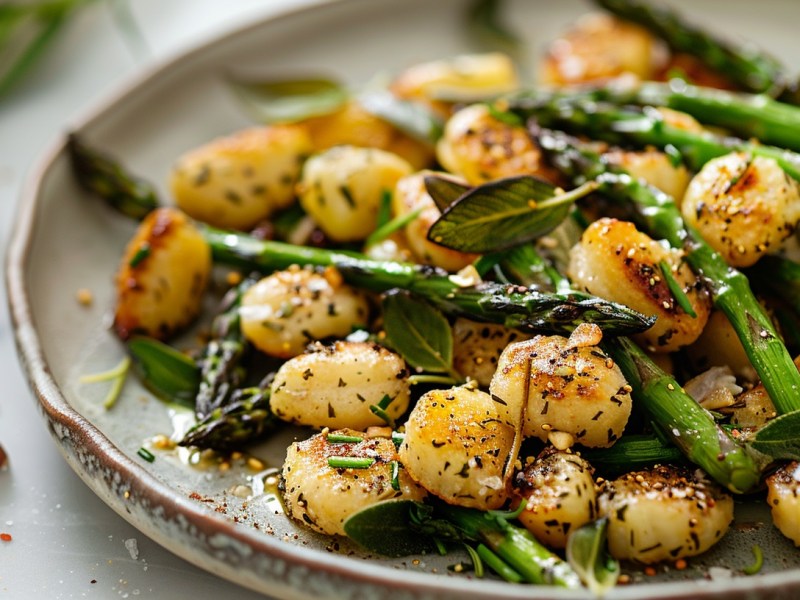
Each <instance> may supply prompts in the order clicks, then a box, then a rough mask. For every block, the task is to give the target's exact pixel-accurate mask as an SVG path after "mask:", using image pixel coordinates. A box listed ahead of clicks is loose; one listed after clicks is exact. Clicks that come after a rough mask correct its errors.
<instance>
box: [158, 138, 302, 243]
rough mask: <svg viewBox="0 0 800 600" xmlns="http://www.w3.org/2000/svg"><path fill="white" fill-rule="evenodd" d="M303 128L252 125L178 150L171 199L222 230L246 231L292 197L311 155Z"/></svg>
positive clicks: (198, 217)
mask: <svg viewBox="0 0 800 600" xmlns="http://www.w3.org/2000/svg"><path fill="white" fill-rule="evenodd" d="M311 151H312V146H311V138H310V137H309V135H308V132H307V131H306V129H305V128H304V127H300V126H297V125H273V126H269V127H254V128H251V129H245V130H243V131H239V132H237V133H235V134H233V135H231V136H228V137H224V138H220V139H217V140H214V141H212V142H209V143H208V144H205V145H203V146H201V147H199V148H196V149H194V150H192V151H191V152H188V153H187V154H184V155H183V156H182V157H180V158H179V159H178V162H177V163H176V164H175V166H174V167H173V169H172V173H171V175H170V182H169V183H170V190H171V191H172V195H173V197H174V199H175V203H176V204H177V205H178V206H179V207H180V208H181V209H182V210H184V211H185V212H186V213H187V214H188V215H190V216H191V217H193V218H195V219H197V220H199V221H203V222H205V223H209V224H210V225H214V226H215V227H222V228H226V229H248V228H251V227H253V226H254V225H256V224H257V223H258V222H259V221H261V220H262V219H265V218H267V217H269V216H270V215H271V214H272V213H273V212H275V211H276V210H279V209H282V208H286V207H287V206H289V205H290V204H291V203H292V202H293V201H294V197H295V194H294V186H295V184H296V183H297V180H298V177H299V175H300V168H301V166H302V164H303V161H304V160H305V159H306V157H308V155H309V154H311Z"/></svg>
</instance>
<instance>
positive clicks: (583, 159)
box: [536, 130, 800, 413]
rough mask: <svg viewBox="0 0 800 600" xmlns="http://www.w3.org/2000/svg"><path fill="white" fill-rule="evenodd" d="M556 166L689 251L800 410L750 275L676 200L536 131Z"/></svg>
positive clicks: (754, 353) (779, 393)
mask: <svg viewBox="0 0 800 600" xmlns="http://www.w3.org/2000/svg"><path fill="white" fill-rule="evenodd" d="M536 135H537V137H538V140H539V143H540V144H541V145H542V147H543V148H544V149H545V151H546V152H547V153H548V154H549V155H550V156H551V157H552V162H553V164H554V165H555V166H556V167H557V168H558V169H559V170H561V171H562V172H563V173H565V174H566V175H567V176H569V177H572V178H575V179H577V180H580V179H583V178H588V179H597V180H598V181H600V183H601V185H600V188H599V190H598V191H599V192H600V193H602V194H604V195H605V196H606V197H608V198H610V199H612V200H614V201H617V202H621V203H625V204H627V205H628V206H629V207H630V208H631V209H632V210H633V211H634V219H635V220H636V221H637V222H638V224H639V225H640V226H641V227H643V228H645V229H646V230H648V231H649V232H650V233H651V234H652V235H654V236H655V237H658V238H663V239H665V240H667V242H669V244H670V245H671V246H672V247H674V248H683V249H684V251H685V252H686V260H687V261H688V263H689V265H690V266H691V267H692V269H693V270H694V271H695V273H697V274H698V275H699V276H700V277H701V278H702V279H703V281H704V282H705V285H706V287H707V288H708V290H709V292H710V293H711V298H712V300H713V302H714V306H716V307H717V308H718V309H720V310H721V311H722V312H724V313H725V315H726V316H727V317H728V319H729V320H730V322H731V324H732V325H733V328H734V329H735V331H736V334H737V335H738V337H739V339H740V340H741V342H742V345H743V346H744V349H745V352H746V353H747V356H748V358H749V359H750V362H751V363H752V364H753V367H754V368H755V370H756V372H757V373H758V375H759V376H760V377H761V380H762V382H763V383H764V387H766V388H767V391H768V392H769V395H770V397H771V398H772V399H773V402H774V403H775V406H776V408H777V409H778V410H779V411H780V412H781V413H787V412H792V411H794V410H798V409H800V373H798V371H797V368H796V367H795V366H794V362H793V361H792V357H791V356H790V355H789V352H788V351H787V350H786V346H785V345H784V344H783V342H782V341H781V339H780V337H779V336H778V333H777V331H776V330H775V328H774V326H773V324H772V321H771V319H770V318H769V316H767V314H766V313H765V312H764V309H763V308H762V307H761V305H760V304H759V303H758V301H757V300H756V298H755V296H754V295H753V292H752V290H751V289H750V284H749V282H748V280H747V277H745V276H744V274H742V273H741V271H738V270H736V269H734V268H732V267H730V266H729V265H728V264H727V263H726V262H725V259H723V258H722V256H720V255H719V253H718V252H716V251H715V250H713V249H712V248H711V246H709V245H708V244H706V243H705V242H704V241H703V239H702V237H701V236H700V235H699V234H697V232H695V231H693V230H691V229H690V228H688V227H687V226H686V225H685V223H684V222H683V218H682V217H681V214H680V212H679V210H678V208H677V207H676V206H675V203H674V201H673V200H672V198H671V197H669V196H668V195H666V194H664V193H663V192H661V191H660V190H658V189H656V188H654V187H652V186H649V185H647V184H645V183H643V182H642V181H639V180H637V179H634V178H633V177H631V176H630V175H628V174H627V173H625V172H624V171H623V170H622V169H614V170H611V168H610V167H609V166H608V165H607V164H606V163H605V162H603V161H602V159H601V157H600V156H599V155H598V154H597V153H596V152H594V151H593V150H592V149H590V148H588V147H586V145H581V144H580V142H578V141H577V140H575V139H572V138H568V137H567V136H564V135H559V134H557V133H554V132H550V131H547V130H540V131H538V132H537V133H536Z"/></svg>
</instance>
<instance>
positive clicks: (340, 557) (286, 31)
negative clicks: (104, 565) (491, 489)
mask: <svg viewBox="0 0 800 600" xmlns="http://www.w3.org/2000/svg"><path fill="white" fill-rule="evenodd" d="M680 6H681V7H682V8H683V9H684V10H686V11H687V12H691V14H692V16H693V18H694V19H695V20H698V21H700V22H705V23H708V25H709V26H712V27H713V28H714V29H715V30H717V31H721V32H725V33H729V34H731V32H740V33H741V34H742V36H746V37H747V38H749V39H752V40H755V41H757V42H758V43H760V44H762V45H763V46H764V47H766V48H767V49H768V50H770V51H772V52H773V53H774V54H776V55H778V56H780V57H782V58H783V59H784V61H785V62H786V63H787V64H789V65H792V64H796V63H797V62H798V60H800V46H798V43H797V34H796V24H797V23H798V22H800V4H798V3H797V2H796V0H781V1H777V0H776V1H774V2H770V3H769V5H768V8H769V10H767V5H765V4H764V3H760V4H759V3H753V2H741V1H730V2H727V3H725V8H724V11H723V10H721V7H720V4H719V3H717V2H713V1H711V0H708V1H700V0H698V1H696V2H691V3H688V2H684V3H682V4H681V5H680ZM587 8H588V5H586V4H583V3H579V2H558V3H555V2H544V1H541V2H536V1H533V0H529V1H527V2H516V3H511V4H510V5H509V11H510V15H509V17H510V18H509V22H511V23H513V24H514V25H515V27H516V29H517V30H518V31H519V32H520V33H521V34H522V35H523V36H524V37H525V39H526V40H527V41H528V43H529V47H530V50H531V53H535V51H536V49H537V48H539V47H541V45H542V44H544V43H545V42H546V41H547V40H548V39H550V38H551V37H552V36H553V35H554V34H555V32H557V31H559V30H561V29H563V28H564V27H565V26H566V25H567V24H568V23H570V22H571V21H572V20H573V19H574V18H575V17H576V16H578V15H579V14H581V13H583V12H584V11H585V10H586V9H587ZM463 13H464V2H462V1H461V0H437V1H436V2H431V1H430V0H384V1H376V0H342V1H340V2H336V3H322V4H320V5H319V6H315V7H313V8H311V9H307V8H306V9H301V10H298V11H295V12H290V13H286V14H282V15H279V16H277V17H272V18H270V19H269V20H266V21H263V22H260V23H256V24H254V25H251V26H248V27H245V28H244V29H241V30H239V31H236V32H233V33H231V34H229V35H225V36H224V37H221V38H219V39H214V40H211V41H209V42H208V43H206V44H203V45H202V46H200V47H198V48H196V49H195V50H193V51H191V52H189V53H187V54H185V55H182V56H180V57H178V58H176V59H174V60H172V61H169V62H167V63H165V64H162V65H160V66H159V67H158V68H156V69H154V70H152V71H150V72H149V73H147V74H145V75H144V76H143V77H140V78H138V79H136V80H135V81H133V82H131V83H130V84H129V85H128V86H126V87H125V89H123V90H121V92H120V93H118V94H116V95H115V96H114V97H113V98H111V99H110V100H109V101H108V102H106V103H105V104H104V105H103V106H102V107H101V108H100V109H99V110H94V111H92V113H91V115H89V116H88V117H87V118H85V119H83V120H81V121H79V122H77V123H75V124H73V128H74V129H77V130H79V131H80V132H81V133H82V134H83V135H84V136H85V137H86V138H87V139H88V140H89V141H91V142H92V143H93V144H95V145H97V146H99V147H102V148H106V149H108V150H110V151H112V152H113V153H114V154H115V155H117V156H118V157H120V158H121V159H123V161H124V162H125V163H126V164H127V165H128V166H129V167H130V168H131V169H133V170H134V171H135V172H137V173H139V174H142V175H144V176H146V177H147V178H149V179H150V180H152V181H154V182H164V181H165V180H166V175H167V172H168V169H169V167H170V165H171V163H172V161H173V160H174V159H175V157H176V156H178V155H179V154H180V153H182V152H183V151H185V150H186V149H189V148H192V147H194V146H197V145H199V144H201V143H203V142H205V141H207V140H210V139H212V138H214V137H215V136H218V135H221V134H225V133H228V132H230V131H232V130H235V129H237V128H241V127H243V126H246V125H248V124H249V122H248V120H247V118H246V117H245V115H244V114H243V112H242V111H241V110H240V108H239V106H238V105H237V103H236V101H235V100H234V98H233V96H232V95H231V94H230V93H229V90H228V89H227V88H226V85H225V83H224V76H225V75H226V73H228V72H229V71H231V70H235V71H236V72H239V73H246V74H251V75H254V76H263V77H282V76H298V75H318V74H324V75H329V76H333V77H337V78H340V79H342V80H344V81H347V82H350V83H352V84H360V83H364V82H366V81H367V80H369V78H370V77H372V76H373V75H374V74H375V73H376V72H378V71H386V70H388V71H391V70H397V69H399V68H402V67H403V66H406V65H409V64H412V63H415V62H419V61H423V60H428V59H433V58H439V57H443V56H449V55H454V54H457V53H460V52H464V51H466V50H470V49H471V48H470V46H469V38H468V36H467V35H466V33H465V31H464V25H463V19H462V15H463ZM732 35H735V34H732ZM63 141H64V140H63V139H58V140H57V141H56V142H55V143H54V145H53V147H52V149H51V151H50V152H49V153H48V154H47V155H46V156H45V157H43V159H42V160H41V162H40V164H39V166H38V168H37V169H35V170H34V173H33V175H32V176H31V179H30V180H29V182H28V184H27V187H26V188H25V192H24V195H23V198H22V199H21V202H20V207H21V210H20V214H19V217H18V222H17V224H16V229H15V231H16V234H15V238H14V240H13V242H12V245H11V248H10V253H9V257H8V284H9V285H8V288H9V294H10V299H11V308H12V313H13V319H14V322H15V325H16V334H17V341H18V345H19V350H20V354H21V357H22V361H23V363H24V365H25V367H26V369H27V372H28V376H29V378H30V381H31V383H32V386H33V388H34V390H35V393H36V395H37V397H38V400H39V402H40V403H41V408H42V411H43V413H44V415H45V417H46V419H47V421H48V423H49V426H50V430H51V432H52V434H53V436H54V438H55V439H56V441H57V443H58V444H59V446H60V448H61V450H62V452H63V454H64V456H65V457H66V460H67V462H68V463H69V464H70V465H71V466H72V467H73V468H74V469H75V471H76V472H77V473H78V474H79V475H80V476H81V477H82V478H83V480H84V481H85V482H86V484H87V485H89V486H90V487H91V488H92V489H93V490H94V491H95V492H96V493H97V494H98V495H99V496H100V497H101V498H102V499H103V500H104V501H105V502H107V503H108V504H109V505H110V506H111V507H112V508H113V509H114V510H116V511H117V512H118V513H119V514H120V515H122V516H123V517H124V518H125V519H127V520H128V521H130V522H131V523H132V524H133V525H134V526H135V527H137V528H138V529H140V530H141V531H142V532H143V533H144V534H146V535H148V536H149V537H151V538H153V539H154V540H156V541H157V542H159V543H160V544H162V545H164V546H165V547H166V548H168V549H170V550H171V551H173V552H175V553H176V554H179V555H180V556H182V557H184V558H186V559H187V560H189V561H191V562H193V563H195V564H197V565H199V566H201V567H202V568H205V569H207V570H209V571H211V572H213V573H216V574H218V575H221V576H223V577H227V578H229V579H231V580H235V581H236V582H237V583H239V584H242V585H245V586H248V587H251V588H253V589H256V590H260V591H262V592H264V593H267V594H271V595H274V596H277V597H281V598H290V597H297V598H323V597H333V596H337V597H358V598H388V597H391V598H393V599H397V598H406V597H407V598H459V599H462V600H463V599H466V598H478V597H494V598H528V597H532V596H534V595H536V597H539V598H578V597H583V596H584V594H581V593H575V592H573V593H569V592H563V591H560V590H557V589H552V588H538V589H534V588H531V587H527V586H512V585H508V584H505V583H502V582H499V581H492V580H488V579H487V580H471V579H469V578H468V577H466V576H456V575H450V574H448V571H447V565H448V564H449V563H452V562H454V559H453V558H452V557H445V558H441V557H429V556H428V557H417V558H416V559H414V558H413V557H412V558H408V559H401V560H389V559H384V558H380V557H371V556H365V555H363V554H362V553H360V552H358V551H357V550H356V549H355V548H353V547H351V546H350V545H348V544H347V543H346V542H345V541H341V540H340V541H338V542H336V543H334V542H333V540H331V539H328V538H324V537H322V536H317V535H314V534H312V533H310V532H308V531H307V530H305V529H302V528H299V527H296V526H295V525H294V524H293V523H291V522H289V520H288V519H286V518H285V517H284V516H283V515H281V514H280V511H279V510H278V509H277V508H276V504H275V501H274V499H272V498H271V496H270V495H269V494H268V493H265V492H264V490H263V488H262V487H260V482H261V481H262V475H263V473H258V472H256V471H254V470H253V469H250V468H248V467H247V465H245V464H243V461H239V462H236V461H235V462H234V464H233V466H232V468H231V469H229V470H227V471H221V470H219V469H205V468H201V467H200V466H197V465H191V464H187V461H186V460H185V457H183V456H180V455H178V454H177V453H176V454H171V453H159V454H158V456H157V459H156V460H155V461H154V462H153V463H147V462H145V461H143V460H142V459H141V458H139V457H138V456H137V455H136V451H137V450H138V448H139V447H140V446H142V444H143V441H144V440H147V439H150V438H152V436H154V435H156V434H158V433H164V434H170V433H171V432H172V431H173V429H174V427H175V426H176V423H177V424H178V425H179V424H180V423H179V422H180V421H181V418H182V415H180V414H178V413H174V412H171V411H170V410H169V409H168V408H167V407H165V405H164V404H162V403H160V402H159V401H157V400H155V399H154V398H153V397H152V396H150V395H149V394H148V393H147V392H146V391H145V390H143V389H142V388H140V387H137V385H136V382H135V381H129V382H128V384H127V386H126V388H125V392H124V394H123V396H122V397H121V399H120V400H119V402H118V403H117V405H116V406H115V407H114V408H113V409H112V410H108V411H106V410H104V409H103V408H102V397H103V395H104V393H105V390H104V389H102V388H103V386H98V385H87V384H81V383H79V381H78V380H79V377H80V376H81V375H83V374H86V373H94V372H98V371H103V370H106V369H108V368H110V367H112V366H113V365H115V364H116V363H117V362H118V361H119V360H120V359H121V358H122V356H123V350H122V348H121V345H120V344H119V342H118V341H117V340H116V339H115V337H114V336H113V335H112V334H111V333H110V332H109V329H108V318H107V317H108V314H109V312H110V307H111V305H112V293H111V292H112V274H113V272H114V270H115V268H116V265H117V261H118V258H119V256H120V254H121V252H122V248H123V246H124V244H125V242H126V240H127V239H128V238H129V237H130V235H131V233H132V231H133V225H132V224H131V223H130V222H128V221H126V220H125V219H124V218H122V217H120V216H118V215H116V214H113V213H112V212H111V211H110V210H108V209H106V208H105V207H104V206H102V205H100V204H99V203H98V202H97V201H95V200H93V199H91V198H89V197H87V196H86V195H85V194H84V193H82V192H81V191H80V190H79V189H78V188H77V187H76V185H75V183H74V181H73V180H72V177H71V175H70V172H69V169H68V165H67V160H66V157H65V155H64V147H63ZM80 288H87V289H89V290H91V291H92V293H93V295H94V303H93V304H92V305H91V306H90V307H83V306H80V305H79V304H78V303H77V302H76V300H75V294H76V291H77V290H78V289H80ZM296 435H300V436H307V435H308V432H299V431H297V430H286V431H284V432H282V433H281V434H280V435H278V436H276V437H274V438H273V439H272V440H270V441H269V442H267V443H265V444H263V445H261V446H258V447H256V448H254V449H253V450H252V454H253V455H255V456H257V457H259V458H260V459H262V460H263V461H264V462H265V464H267V465H273V466H279V465H280V463H281V460H282V458H283V456H284V451H285V448H286V446H287V444H288V443H290V441H291V440H292V439H293V437H294V436H296ZM757 500H758V502H756V501H745V502H740V503H738V505H737V524H736V526H734V527H733V528H732V530H731V531H730V532H729V533H728V534H727V536H726V538H725V539H724V540H723V541H722V542H721V543H720V544H719V545H718V546H717V548H716V549H715V550H714V551H713V552H711V553H709V554H707V555H706V556H704V557H702V558H699V559H695V560H692V561H690V568H689V569H687V570H685V571H681V572H675V571H673V572H669V571H665V570H664V569H661V572H660V574H659V575H658V576H656V577H645V576H644V575H642V574H640V573H636V572H634V573H633V577H634V580H637V581H639V582H640V583H638V584H636V585H631V586H625V587H621V588H618V589H616V590H615V591H614V597H615V598H667V597H695V598H700V597H702V598H706V597H711V596H714V597H726V598H745V597H748V598H749V597H755V595H757V596H758V597H761V598H767V597H769V598H778V597H781V598H791V597H798V596H800V551H798V550H796V549H795V548H794V547H793V546H792V545H791V543H790V542H788V541H787V540H785V539H783V538H782V537H781V536H779V535H778V534H777V533H776V531H775V530H774V528H773V527H772V526H771V525H770V524H769V519H768V515H767V513H766V510H765V505H764V504H763V498H758V499H757ZM754 543H758V544H759V545H760V546H761V547H762V548H763V549H764V551H765V555H766V565H765V568H764V570H763V572H762V574H761V575H758V576H755V577H749V578H747V577H740V576H738V575H736V573H739V572H740V569H741V568H742V567H744V566H745V565H747V564H750V563H751V562H752V554H751V548H752V545H753V544H754ZM720 567H728V568H730V570H726V569H721V568H720ZM709 574H710V575H711V576H713V577H710V575H709ZM732 575H733V578H731V576H732Z"/></svg>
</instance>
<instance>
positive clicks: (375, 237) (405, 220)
mask: <svg viewBox="0 0 800 600" xmlns="http://www.w3.org/2000/svg"><path fill="white" fill-rule="evenodd" d="M422 209H423V207H419V208H418V209H416V210H412V211H411V212H410V213H406V214H404V215H400V216H399V217H395V218H394V219H392V220H391V221H389V222H388V223H385V224H383V225H382V226H380V227H378V228H377V229H376V230H375V231H373V232H372V234H371V235H370V236H369V237H368V238H367V239H366V241H365V242H364V245H365V246H367V247H369V246H374V245H375V244H377V243H378V242H382V241H383V240H385V239H386V238H387V237H389V236H390V235H392V234H393V233H394V232H395V231H398V230H399V229H402V228H403V227H405V226H406V225H408V224H409V223H411V221H413V220H414V219H416V218H417V217H418V216H419V215H420V214H421V213H422Z"/></svg>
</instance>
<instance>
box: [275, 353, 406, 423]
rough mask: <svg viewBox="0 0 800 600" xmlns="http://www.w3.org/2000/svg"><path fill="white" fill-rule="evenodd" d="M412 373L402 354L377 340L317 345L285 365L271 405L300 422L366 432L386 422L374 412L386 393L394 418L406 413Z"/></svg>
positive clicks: (280, 415) (281, 415)
mask: <svg viewBox="0 0 800 600" xmlns="http://www.w3.org/2000/svg"><path fill="white" fill-rule="evenodd" d="M409 374H410V373H409V371H408V369H407V367H406V363H405V361H404V360H403V359H402V358H401V357H400V356H398V355H397V354H395V353H394V352H390V351H389V350H387V349H386V348H384V347H383V346H379V345H377V344H371V343H366V342H346V341H337V342H335V343H333V344H331V345H330V346H322V345H318V346H317V347H315V348H313V350H312V351H311V352H307V353H305V354H301V355H299V356H295V357H294V358H292V359H290V360H288V361H286V362H285V363H283V365H281V368H280V369H278V372H277V374H276V375H275V379H274V380H273V382H272V393H271V396H270V401H269V406H270V409H271V410H272V412H273V413H274V414H275V415H276V416H277V417H278V418H280V419H283V420H284V421H289V422H291V423H296V424H298V425H310V426H312V427H320V428H322V427H330V428H334V429H335V428H339V427H352V428H354V429H361V430H365V429H367V427H370V426H378V425H383V424H385V421H384V420H383V419H382V418H381V417H379V416H377V415H376V414H375V413H373V412H372V410H370V406H371V405H374V404H378V403H379V402H381V400H382V399H383V398H384V396H388V397H389V399H390V403H389V405H388V406H387V407H386V409H385V411H386V413H387V414H388V415H389V417H390V418H392V419H397V418H398V417H400V416H401V415H402V414H403V413H404V412H405V411H406V409H407V408H408V400H409V382H408V376H409Z"/></svg>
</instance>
